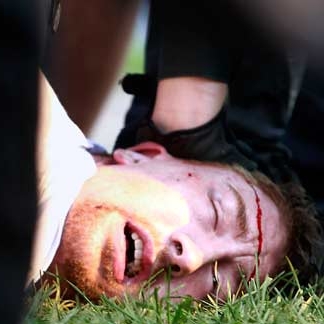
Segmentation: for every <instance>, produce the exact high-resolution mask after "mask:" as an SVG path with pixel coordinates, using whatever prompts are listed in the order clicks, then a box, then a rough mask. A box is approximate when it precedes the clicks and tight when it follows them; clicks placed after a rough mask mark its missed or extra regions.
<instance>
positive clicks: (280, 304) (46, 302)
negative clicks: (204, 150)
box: [23, 272, 324, 324]
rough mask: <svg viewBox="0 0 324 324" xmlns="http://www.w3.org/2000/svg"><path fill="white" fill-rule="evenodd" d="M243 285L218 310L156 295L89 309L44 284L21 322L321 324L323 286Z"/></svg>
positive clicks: (285, 279)
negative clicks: (286, 287) (237, 294)
mask: <svg viewBox="0 0 324 324" xmlns="http://www.w3.org/2000/svg"><path fill="white" fill-rule="evenodd" d="M279 282H280V283H282V285H283V286H285V285H286V284H287V283H290V284H292V286H293V289H289V291H288V293H287V292H286V293H284V291H286V290H284V287H283V288H281V289H279V288H278V283H279ZM244 285H245V291H246V292H245V293H240V295H239V296H236V295H231V296H230V297H229V298H228V299H227V300H226V301H225V302H224V303H223V304H221V305H219V304H217V303H216V302H215V299H214V298H213V297H212V296H210V297H209V298H207V299H206V300H205V301H196V300H193V299H192V298H190V297H183V298H182V299H180V301H179V300H178V302H174V301H173V299H172V297H171V295H170V296H167V297H165V298H158V297H157V293H156V291H155V293H153V294H152V295H151V296H148V297H146V298H145V297H143V296H144V294H143V293H141V294H139V296H138V298H130V297H125V299H124V300H123V301H118V300H116V299H109V298H106V297H102V299H101V301H100V302H99V303H97V304H93V303H92V302H91V301H89V300H87V298H86V296H84V295H83V297H79V298H77V299H76V300H63V299H62V294H63V293H62V292H61V291H60V289H59V288H58V285H57V284H54V285H52V286H48V285H46V284H44V286H43V288H42V289H41V290H39V291H38V292H36V293H35V295H34V296H33V297H30V298H29V299H28V300H27V302H26V305H27V311H26V315H25V318H24V322H23V323H24V324H40V323H49V324H54V323H55V324H81V323H91V324H101V323H102V324H104V323H116V324H118V323H145V324H150V323H152V324H153V323H159V324H160V323H161V324H162V323H163V324H177V323H215V324H217V323H219V324H221V323H222V324H226V323H231V324H238V323H257V324H262V323H267V324H275V323H276V324H286V323H289V324H290V323H291V324H292V323H295V324H296V323H297V324H299V323H300V324H302V323H305V324H313V323H314V324H315V323H316V324H320V323H324V301H323V298H324V295H323V294H322V293H320V291H322V289H321V288H322V287H323V283H317V284H316V285H315V284H314V285H310V286H308V287H302V286H300V285H299V283H298V280H297V278H296V276H295V274H294V273H293V272H292V273H291V274H289V275H283V274H282V275H280V276H278V277H277V278H275V279H271V278H267V279H266V280H265V281H264V283H263V284H261V285H260V283H259V282H258V281H257V280H252V281H250V282H249V283H247V282H245V283H244ZM282 285H281V286H282ZM50 296H51V297H50ZM81 300H82V302H81Z"/></svg>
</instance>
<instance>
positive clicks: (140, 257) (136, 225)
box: [51, 143, 286, 298]
mask: <svg viewBox="0 0 324 324" xmlns="http://www.w3.org/2000/svg"><path fill="white" fill-rule="evenodd" d="M114 160H115V163H116V164H113V165H112V164H110V165H105V164H101V165H100V166H98V171H97V173H96V175H95V176H94V177H92V178H91V179H89V180H88V181H87V182H86V183H85V184H84V186H83V189H82V191H81V193H80V194H79V196H78V198H77V199H76V201H75V203H74V205H73V206H72V208H71V210H70V212H69V215H68V217H67V220H66V223H65V227H64V233H63V236H62V240H61V243H60V247H59V249H58V251H57V254H56V257H55V259H54V261H53V263H52V267H51V269H52V270H54V269H55V268H54V267H55V266H57V267H58V270H59V272H60V274H61V275H63V276H64V277H66V278H67V279H68V280H70V281H72V282H73V283H74V284H76V285H77V286H78V287H79V288H80V289H81V290H83V291H85V292H86V294H87V295H88V296H89V297H90V298H97V297H98V296H99V295H100V294H102V293H105V294H106V295H107V296H121V295H123V293H125V292H128V293H130V294H136V293H137V292H138V291H139V288H140V286H141V285H142V284H143V283H144V282H145V281H146V280H147V279H149V277H150V276H151V275H152V274H155V273H157V272H159V270H161V269H170V271H171V281H170V287H169V288H170V289H171V292H173V294H174V295H187V294H188V295H191V296H193V297H196V298H203V297H205V296H206V295H207V294H213V293H216V291H218V294H219V296H220V297H225V296H226V294H227V292H228V287H230V289H231V291H232V292H235V291H236V290H237V289H238V286H239V284H240V281H241V278H242V272H243V273H244V274H245V276H246V277H247V278H250V277H251V276H253V273H254V272H255V264H256V254H257V252H258V251H259V252H260V251H261V253H260V256H259V258H258V263H259V266H258V268H259V275H260V277H261V278H263V277H264V276H265V275H266V274H268V273H270V274H271V273H273V272H274V271H275V269H276V266H277V264H278V262H280V261H281V260H282V258H283V257H284V253H285V249H286V234H285V228H284V226H283V224H282V223H281V222H282V221H281V219H280V215H279V211H278V209H277V207H276V206H275V204H274V203H273V201H272V200H271V199H270V198H269V197H268V196H267V195H266V194H265V193H264V192H262V190H261V189H260V188H257V187H255V186H252V184H251V183H250V182H249V181H248V180H247V179H245V178H244V176H242V175H241V174H239V173H237V172H236V171H234V170H232V169H231V168H228V167H224V166H220V165H219V166H217V165H211V164H206V163H205V164H204V163H197V162H188V161H182V160H178V159H175V158H173V157H171V156H170V155H168V154H167V153H166V152H165V150H164V149H163V148H162V147H161V146H159V145H157V144H153V143H144V144H141V145H138V146H137V147H134V148H132V149H128V150H117V151H115V153H114ZM216 261H217V281H218V282H217V283H215V281H213V274H214V268H215V262H216ZM152 288H159V293H160V294H161V295H164V294H165V293H166V289H168V287H167V283H166V281H165V272H164V274H161V275H159V276H157V278H156V280H155V281H154V282H153V284H152Z"/></svg>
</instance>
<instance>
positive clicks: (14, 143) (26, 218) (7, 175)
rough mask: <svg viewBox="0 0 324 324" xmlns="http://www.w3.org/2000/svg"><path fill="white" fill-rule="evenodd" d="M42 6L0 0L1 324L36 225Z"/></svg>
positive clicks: (12, 319) (9, 317)
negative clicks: (36, 168) (37, 126)
mask: <svg viewBox="0 0 324 324" xmlns="http://www.w3.org/2000/svg"><path fill="white" fill-rule="evenodd" d="M45 4H48V2H46V1H43V0H42V1H41V2H40V1H38V0H28V1H19V0H15V1H14V0H0V40H1V46H0V107H1V118H0V123H1V125H0V146H1V158H0V179H1V180H0V228H1V229H2V232H1V239H0V250H1V252H0V254H1V267H0V277H1V278H2V284H1V289H0V303H1V311H0V318H1V322H2V323H6V324H12V323H17V321H18V320H19V319H20V316H21V312H20V310H21V306H22V298H23V290H24V285H25V281H26V275H27V271H28V269H29V265H30V254H31V244H32V238H33V232H34V224H35V220H36V208H37V197H36V172H35V158H34V157H35V143H36V136H35V135H36V121H37V104H38V94H37V92H38V69H39V64H40V59H41V55H42V50H43V45H44V42H45V39H44V38H45V34H46V25H47V18H46V14H47V7H46V5H45Z"/></svg>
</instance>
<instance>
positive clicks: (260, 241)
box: [248, 182, 263, 280]
mask: <svg viewBox="0 0 324 324" xmlns="http://www.w3.org/2000/svg"><path fill="white" fill-rule="evenodd" d="M248 184H249V185H250V186H251V188H252V190H253V192H254V194H255V202H256V205H257V215H256V219H257V227H258V254H257V258H258V266H259V265H260V254H261V250H262V245H263V233H262V209H261V206H260V198H259V195H258V193H257V191H256V189H255V188H254V186H253V185H252V183H250V182H248ZM255 273H256V266H254V269H253V271H252V274H251V276H250V279H252V278H254V277H255ZM250 279H249V280H250Z"/></svg>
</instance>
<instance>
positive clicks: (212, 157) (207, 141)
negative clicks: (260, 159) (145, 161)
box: [136, 112, 257, 171]
mask: <svg viewBox="0 0 324 324" xmlns="http://www.w3.org/2000/svg"><path fill="white" fill-rule="evenodd" d="M224 123H225V112H221V113H220V114H219V115H218V116H217V117H215V118H214V119H212V120H211V121H209V122H207V123H206V124H204V125H202V126H200V127H197V128H192V129H186V130H179V131H174V132H170V133H167V134H162V133H161V132H160V131H159V130H158V129H157V127H156V126H155V125H154V123H153V122H152V121H151V120H146V121H143V122H142V124H141V126H140V127H139V129H138V131H137V136H136V142H137V143H140V142H144V141H154V142H157V143H160V144H161V145H163V146H164V147H165V148H166V149H167V151H168V152H169V153H170V154H172V155H173V156H176V157H179V158H184V159H194V160H201V161H217V162H222V163H227V164H239V165H241V166H243V167H244V168H246V169H247V170H250V171H252V170H255V169H256V168H257V165H256V163H255V162H253V161H252V160H250V159H249V158H248V157H247V156H245V155H244V153H243V152H241V150H242V147H241V146H240V145H239V143H238V142H237V141H236V140H235V138H234V136H233V135H232V134H231V133H230V132H229V131H228V130H227V129H226V127H225V125H224ZM247 150H248V148H246V152H247Z"/></svg>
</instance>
